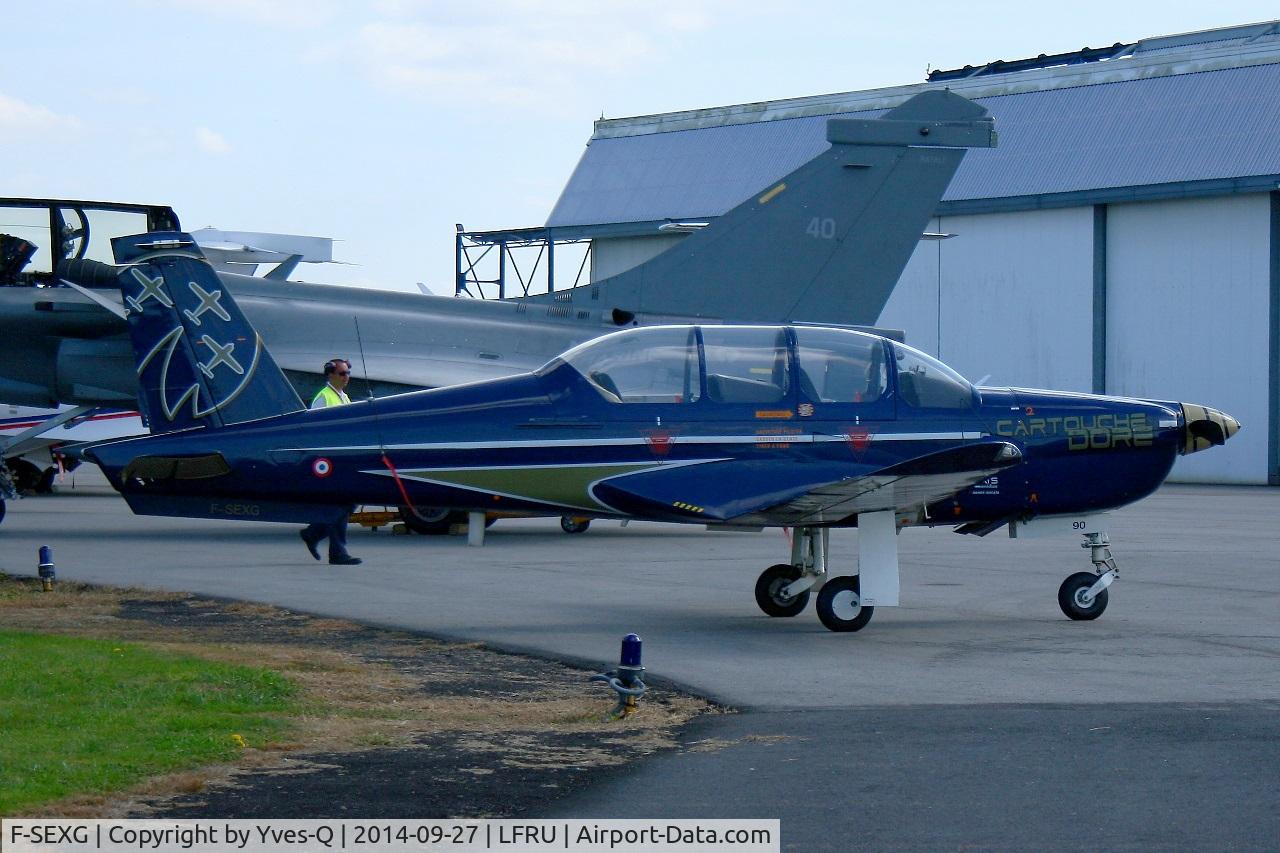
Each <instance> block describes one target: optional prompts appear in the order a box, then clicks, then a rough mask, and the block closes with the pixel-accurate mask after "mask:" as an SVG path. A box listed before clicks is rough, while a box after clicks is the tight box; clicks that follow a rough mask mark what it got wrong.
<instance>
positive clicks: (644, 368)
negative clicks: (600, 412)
mask: <svg viewBox="0 0 1280 853" xmlns="http://www.w3.org/2000/svg"><path fill="white" fill-rule="evenodd" d="M561 359H562V360H563V361H566V362H568V363H569V364H570V365H571V366H572V367H573V368H574V369H575V370H577V371H578V372H579V373H581V374H582V375H583V376H584V377H586V378H587V380H588V381H589V382H591V384H592V385H594V386H595V387H596V389H597V390H598V391H599V392H600V393H601V394H602V395H603V396H604V398H605V399H607V400H609V401H610V402H613V403H692V402H694V401H695V400H697V399H698V397H699V396H700V395H699V383H698V342H697V338H696V337H695V335H694V329H693V327H692V326H662V327H655V328H651V329H629V330H627V331H625V332H618V333H616V334H612V335H609V336H607V337H604V338H598V339H596V340H594V341H588V342H587V343H585V344H581V345H580V346H577V347H574V348H573V349H571V350H569V351H568V352H567V353H565V354H564V355H563V356H561Z"/></svg>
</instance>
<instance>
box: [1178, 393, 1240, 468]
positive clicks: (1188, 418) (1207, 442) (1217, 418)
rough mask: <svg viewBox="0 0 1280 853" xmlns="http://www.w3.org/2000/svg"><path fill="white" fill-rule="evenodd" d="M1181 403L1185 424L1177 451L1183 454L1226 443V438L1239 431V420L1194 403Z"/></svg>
mask: <svg viewBox="0 0 1280 853" xmlns="http://www.w3.org/2000/svg"><path fill="white" fill-rule="evenodd" d="M1181 405H1182V419H1183V422H1184V424H1185V426H1183V428H1182V449H1181V450H1180V451H1179V452H1180V453H1181V454H1182V455H1183V456H1186V455H1187V454H1188V453H1195V452H1196V451H1198V450H1207V449H1208V448H1210V447H1216V446H1218V445H1220V444H1226V443H1227V439H1228V438H1231V436H1233V435H1235V434H1236V433H1237V432H1239V431H1240V422H1239V421H1237V420H1236V419H1235V418H1233V417H1231V416H1230V415H1228V414H1226V413H1224V412H1220V411H1218V410H1217V409H1210V408H1208V407H1207V406H1197V405H1196V404H1195V403H1182V404H1181Z"/></svg>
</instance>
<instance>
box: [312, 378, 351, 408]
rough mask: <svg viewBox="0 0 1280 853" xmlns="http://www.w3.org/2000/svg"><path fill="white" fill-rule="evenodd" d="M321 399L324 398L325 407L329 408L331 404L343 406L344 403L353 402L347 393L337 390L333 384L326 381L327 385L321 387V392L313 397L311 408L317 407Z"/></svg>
mask: <svg viewBox="0 0 1280 853" xmlns="http://www.w3.org/2000/svg"><path fill="white" fill-rule="evenodd" d="M321 399H323V400H324V408H328V407H329V406H341V405H342V404H343V403H350V402H351V398H349V397H348V396H347V395H346V394H343V393H341V392H338V391H335V390H334V388H333V386H332V385H329V384H328V383H326V384H325V386H324V387H323V388H321V389H320V393H318V394H316V396H315V398H314V399H312V401H311V408H313V409H314V408H316V403H318V402H320V400H321Z"/></svg>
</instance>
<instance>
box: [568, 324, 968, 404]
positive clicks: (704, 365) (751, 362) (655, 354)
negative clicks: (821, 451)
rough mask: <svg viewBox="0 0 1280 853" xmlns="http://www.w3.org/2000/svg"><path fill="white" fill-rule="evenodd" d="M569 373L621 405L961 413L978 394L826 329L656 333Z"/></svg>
mask: <svg viewBox="0 0 1280 853" xmlns="http://www.w3.org/2000/svg"><path fill="white" fill-rule="evenodd" d="M561 364H568V365H569V366H570V367H572V368H573V369H574V370H575V371H577V372H578V373H579V374H581V375H582V377H583V378H584V379H586V380H587V382H589V383H591V385H593V386H594V387H595V388H596V389H597V390H598V391H599V392H600V393H601V395H602V396H604V398H605V399H607V400H609V401H610V402H613V403H694V402H697V401H699V400H708V401H710V402H714V403H743V404H751V405H768V404H781V403H784V402H787V401H790V400H791V399H792V397H793V395H794V394H795V393H796V392H798V393H799V396H800V398H801V399H803V400H806V401H810V402H814V403H876V402H880V401H885V402H887V401H888V399H889V398H890V396H891V395H892V394H893V392H894V391H895V390H896V392H897V394H898V399H900V400H901V401H902V402H904V403H906V404H907V405H908V406H912V407H915V408H927V409H960V408H969V407H970V406H972V405H973V404H974V400H975V394H974V390H973V386H972V385H970V384H969V382H967V381H966V380H965V379H964V378H963V377H961V376H960V375H959V374H958V373H956V372H955V371H954V370H952V369H951V368H949V367H947V366H946V365H944V364H942V363H941V362H939V361H937V360H936V359H934V358H931V357H930V356H928V355H925V354H924V353H922V352H920V351H919V350H916V349H914V348H912V347H909V346H905V345H903V344H894V343H891V342H889V341H887V340H885V339H884V338H881V337H878V336H876V335H869V334H866V333H863V332H856V331H852V330H848V329H840V328H832V327H821V326H651V327H645V328H636V329H627V330H625V331H621V332H615V333H614V334H611V335H606V336H604V337H602V338H596V339H594V340H591V341H587V342H586V343H584V344H580V345H579V346H577V347H574V348H573V349H571V350H569V351H568V352H566V353H564V354H563V355H562V356H560V357H559V358H557V359H555V360H554V361H552V362H551V363H550V364H549V365H547V367H546V368H544V369H543V370H544V372H545V371H548V370H550V369H553V368H556V367H559V366H560V365H561Z"/></svg>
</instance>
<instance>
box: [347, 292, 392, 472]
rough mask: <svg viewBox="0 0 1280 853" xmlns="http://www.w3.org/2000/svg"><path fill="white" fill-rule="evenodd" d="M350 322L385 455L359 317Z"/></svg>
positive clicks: (385, 449) (384, 450)
mask: <svg viewBox="0 0 1280 853" xmlns="http://www.w3.org/2000/svg"><path fill="white" fill-rule="evenodd" d="M351 322H353V323H355V326H356V349H358V350H360V372H361V373H362V374H363V379H364V393H365V399H366V400H368V401H369V411H371V412H373V428H374V430H375V431H376V432H377V433H378V450H379V451H381V453H382V455H383V456H384V457H385V456H386V455H387V446H386V444H385V443H384V442H383V440H382V422H381V421H380V420H379V419H378V407H377V406H376V405H375V404H374V398H373V385H372V384H371V383H370V382H369V363H368V362H367V361H366V360H365V357H364V339H363V338H362V337H361V336H360V318H359V317H355V316H353V317H352V318H351Z"/></svg>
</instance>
